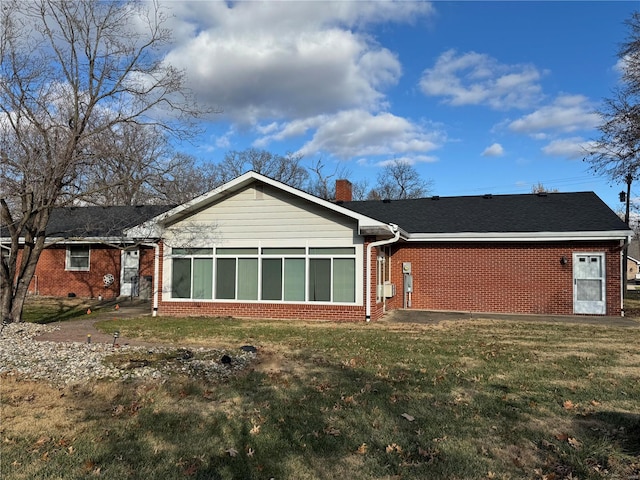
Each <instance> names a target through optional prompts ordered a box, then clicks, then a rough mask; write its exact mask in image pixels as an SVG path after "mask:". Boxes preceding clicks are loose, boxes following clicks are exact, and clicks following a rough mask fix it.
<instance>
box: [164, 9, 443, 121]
mask: <svg viewBox="0 0 640 480" xmlns="http://www.w3.org/2000/svg"><path fill="white" fill-rule="evenodd" d="M167 5H168V6H169V7H170V8H171V9H172V10H173V13H174V14H175V19H173V20H172V24H171V27H172V28H173V29H174V32H176V34H175V36H176V39H177V41H178V44H177V45H176V47H175V48H174V49H173V50H172V51H171V52H169V53H168V55H167V57H166V59H167V61H168V62H170V63H171V64H172V65H174V66H176V67H178V68H183V69H185V71H186V72H187V75H188V79H189V85H188V86H189V87H190V88H192V89H193V90H194V92H195V93H196V94H197V97H198V99H199V101H201V102H204V103H206V104H210V105H213V106H217V107H219V108H220V109H222V110H223V115H222V117H224V118H230V119H232V120H234V121H237V122H244V123H248V124H255V123H257V122H259V121H260V120H264V119H270V120H274V119H295V118H301V117H313V116H316V115H320V114H326V113H335V112H338V111H341V110H344V109H353V108H364V109H366V110H370V111H376V110H380V109H384V108H386V106H387V105H386V96H385V94H384V89H385V88H387V87H389V86H391V85H394V84H396V83H397V82H398V79H399V78H400V75H401V72H402V68H401V65H400V62H399V60H398V59H397V58H396V56H395V54H393V53H392V52H391V51H389V50H388V49H386V48H384V47H381V46H380V45H378V44H376V43H375V41H373V39H372V38H371V37H370V36H369V35H367V34H366V32H363V31H361V30H359V29H362V28H364V27H366V26H368V25H370V24H375V23H378V22H409V21H412V20H413V19H415V18H420V17H423V16H426V15H429V14H431V12H432V6H431V4H429V3H423V2H231V3H230V2H180V3H177V2H176V3H171V2H169V3H168V4H167Z"/></svg>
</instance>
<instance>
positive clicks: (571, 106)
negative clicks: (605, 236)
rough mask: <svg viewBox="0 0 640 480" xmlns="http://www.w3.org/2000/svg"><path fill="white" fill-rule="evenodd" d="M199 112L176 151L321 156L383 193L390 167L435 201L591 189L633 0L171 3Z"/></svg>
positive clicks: (608, 193)
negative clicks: (592, 146) (427, 186)
mask: <svg viewBox="0 0 640 480" xmlns="http://www.w3.org/2000/svg"><path fill="white" fill-rule="evenodd" d="M165 5H166V6H167V7H168V8H169V9H170V12H171V14H172V15H173V18H172V19H171V21H170V24H169V26H170V27H171V28H172V30H173V33H174V37H175V43H174V44H172V45H171V48H170V50H169V51H168V52H167V60H168V61H170V62H171V63H172V64H174V65H176V66H178V67H180V68H183V69H185V72H186V73H187V78H188V83H187V85H188V86H189V87H190V88H191V89H193V91H194V93H195V94H196V96H197V98H198V101H199V102H200V103H201V104H202V105H209V106H211V107H214V108H217V109H219V110H220V111H221V112H222V113H218V114H216V115H212V116H211V117H210V118H208V119H206V120H205V121H204V123H203V126H204V127H205V128H206V132H205V133H204V134H202V135H201V136H200V137H199V138H198V139H197V140H196V142H195V143H194V145H192V146H188V145H182V146H181V148H182V149H183V150H186V151H188V152H189V153H192V154H193V155H195V156H196V157H197V158H200V159H203V160H210V161H218V160H220V159H222V158H223V157H224V154H225V153H226V152H227V151H229V150H244V149H246V148H249V147H257V148H262V149H265V150H269V151H271V152H274V153H280V154H284V153H286V152H299V153H302V154H304V157H305V161H307V162H309V163H311V162H314V161H316V160H317V159H319V158H321V159H322V161H323V163H324V164H325V169H326V172H327V173H331V172H332V170H334V169H335V168H337V167H342V168H346V169H347V170H348V171H349V172H350V175H349V176H350V179H351V180H354V181H355V180H362V179H368V181H369V186H370V187H372V186H373V185H374V184H375V180H376V176H377V174H378V172H379V171H380V169H381V167H382V166H384V165H385V163H386V162H389V161H391V160H394V159H402V160H405V161H408V162H410V163H412V164H413V165H414V166H415V168H416V169H417V170H418V172H419V173H420V174H421V176H422V177H423V178H425V179H428V180H430V181H431V182H432V191H431V193H432V194H434V195H441V196H448V195H478V194H484V193H493V194H502V193H528V192H530V191H531V188H532V186H533V185H535V184H537V183H538V182H541V183H543V184H544V185H545V186H546V187H547V188H556V189H558V190H560V191H585V190H593V191H595V192H596V193H597V194H598V195H599V196H600V197H601V198H602V199H603V200H604V201H605V202H607V203H608V204H609V206H611V207H612V208H613V209H619V208H620V203H619V200H618V192H619V191H620V190H621V189H622V186H621V185H619V184H613V185H612V184H611V182H609V181H608V180H607V179H603V178H598V177H595V176H593V175H592V174H591V173H589V171H588V168H587V167H588V165H587V164H585V163H584V162H583V161H582V158H583V156H584V155H583V154H582V151H583V150H582V149H583V148H584V147H585V146H586V145H588V142H589V141H590V140H593V139H594V138H595V137H596V136H597V133H598V132H597V130H596V129H595V127H596V126H597V124H598V117H597V116H596V115H594V113H593V112H594V109H596V108H598V107H599V105H600V102H601V101H602V99H603V98H605V97H607V96H609V95H610V94H611V91H612V89H613V88H614V87H615V86H616V85H617V83H618V81H619V73H620V72H619V68H618V59H617V57H616V51H617V48H618V45H619V44H620V43H621V42H622V41H624V39H625V37H626V35H627V33H628V32H627V30H626V28H625V26H624V21H625V20H626V19H628V18H629V17H630V15H631V13H632V12H633V11H634V10H637V9H640V3H638V2H622V1H608V2H574V1H566V2H515V1H514V2H471V1H469V2H445V1H438V2H431V3H428V2H410V1H400V2H374V3H369V2H363V1H353V2H347V1H344V2H310V1H279V2H268V3H263V2H245V1H240V2H227V3H225V2H204V1H199V2H188V1H187V2H171V1H167V2H165Z"/></svg>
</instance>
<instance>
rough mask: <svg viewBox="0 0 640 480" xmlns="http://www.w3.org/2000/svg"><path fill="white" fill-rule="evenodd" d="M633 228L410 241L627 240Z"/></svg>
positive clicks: (428, 236) (427, 236)
mask: <svg viewBox="0 0 640 480" xmlns="http://www.w3.org/2000/svg"><path fill="white" fill-rule="evenodd" d="M632 234H633V232H632V231H631V230H611V231H604V232H597V231H596V232H460V233H412V234H409V236H408V238H407V239H406V240H407V241H408V242H426V241H429V242H482V241H492V242H514V241H517V242H553V241H568V240H580V241H585V240H589V241H598V240H626V239H627V238H629V237H630V236H631V235H632Z"/></svg>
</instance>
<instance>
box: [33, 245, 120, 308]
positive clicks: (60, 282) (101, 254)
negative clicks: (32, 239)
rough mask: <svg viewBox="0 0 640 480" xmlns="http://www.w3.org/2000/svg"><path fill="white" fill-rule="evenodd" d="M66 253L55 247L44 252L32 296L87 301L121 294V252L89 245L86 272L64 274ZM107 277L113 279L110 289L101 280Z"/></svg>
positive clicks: (63, 249)
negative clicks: (106, 275) (110, 275)
mask: <svg viewBox="0 0 640 480" xmlns="http://www.w3.org/2000/svg"><path fill="white" fill-rule="evenodd" d="M66 254H67V249H66V247H65V246H64V245H54V246H51V247H47V248H45V249H44V250H43V252H42V254H41V255H40V259H39V261H38V266H37V267H36V276H35V277H34V279H33V280H32V281H31V284H30V285H29V291H30V293H32V294H38V295H45V296H53V297H66V296H67V295H68V294H69V293H74V294H75V295H76V296H78V297H83V298H89V297H97V296H98V295H102V296H103V297H104V298H108V299H110V298H115V297H116V296H117V295H118V294H119V292H120V250H118V249H116V248H111V247H107V246H104V245H92V246H91V253H90V265H89V271H87V272H78V271H67V270H65V262H66ZM106 273H111V274H112V275H113V276H114V277H115V281H114V283H113V284H112V285H111V286H110V287H105V286H104V282H103V280H102V278H103V276H104V275H105V274H106Z"/></svg>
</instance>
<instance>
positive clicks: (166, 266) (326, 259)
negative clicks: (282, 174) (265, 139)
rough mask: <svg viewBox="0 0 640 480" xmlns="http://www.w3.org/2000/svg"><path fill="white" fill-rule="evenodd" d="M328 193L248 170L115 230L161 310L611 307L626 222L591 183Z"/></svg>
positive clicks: (617, 307)
mask: <svg viewBox="0 0 640 480" xmlns="http://www.w3.org/2000/svg"><path fill="white" fill-rule="evenodd" d="M336 187H337V188H336V191H337V197H338V198H337V199H336V200H337V201H336V202H335V203H334V202H328V201H325V200H322V199H319V198H317V197H314V196H313V195H310V194H308V193H305V192H303V191H300V190H297V189H294V188H292V187H289V186H287V185H284V184H282V183H280V182H277V181H275V180H272V179H270V178H267V177H264V176H262V175H259V174H257V173H255V172H248V173H246V174H244V175H242V176H240V177H238V178H236V179H234V180H232V181H231V182H229V183H227V184H225V185H222V186H221V187H219V188H217V189H215V190H213V191H211V192H209V193H207V194H205V195H203V196H201V197H198V198H196V199H194V200H192V201H190V202H188V203H186V204H183V205H180V206H178V207H176V208H174V209H171V210H168V211H166V212H163V213H162V214H160V215H158V216H157V217H155V218H154V219H152V220H151V221H149V222H146V223H144V224H142V225H140V226H138V227H134V228H132V229H129V230H127V231H126V233H127V235H128V236H130V237H131V238H138V237H140V236H142V233H143V232H146V233H147V234H148V233H149V232H152V233H151V235H150V236H151V237H153V238H157V240H158V243H157V250H158V254H157V260H158V261H157V262H156V263H155V265H154V272H155V274H154V275H153V282H154V285H153V289H152V290H153V292H154V296H153V309H154V310H153V311H154V314H161V315H203V316H226V315H229V316H236V317H259V318H310V319H311V318H313V319H340V320H367V321H369V320H375V319H378V318H380V317H381V316H382V315H383V314H384V312H385V311H388V310H393V309H398V308H415V309H430V310H453V311H472V312H487V313H489V312H494V313H527V314H550V315H552V314H553V315H558V314H563V315H564V314H567V315H569V314H591V315H621V314H622V285H621V251H622V248H623V246H624V244H625V242H627V241H628V240H629V238H630V235H631V233H632V232H631V231H630V230H629V229H628V228H627V225H626V224H624V222H622V221H621V220H620V219H619V218H618V217H617V216H616V215H615V213H614V212H613V211H612V210H611V209H609V207H607V206H606V204H604V202H602V201H601V200H600V199H599V198H598V197H597V196H596V195H595V194H594V193H591V192H579V193H548V194H529V195H495V196H491V195H484V196H470V197H442V198H440V197H431V198H423V199H413V200H397V201H388V200H383V201H362V202H354V201H351V198H350V197H351V190H350V184H349V182H347V181H344V180H342V181H338V183H337V185H336Z"/></svg>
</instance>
